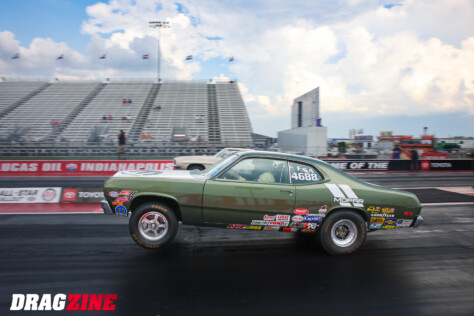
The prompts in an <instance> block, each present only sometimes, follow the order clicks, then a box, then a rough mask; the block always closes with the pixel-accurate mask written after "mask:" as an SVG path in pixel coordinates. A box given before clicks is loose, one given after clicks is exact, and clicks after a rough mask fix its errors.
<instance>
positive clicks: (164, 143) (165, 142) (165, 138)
mask: <svg viewBox="0 0 474 316" xmlns="http://www.w3.org/2000/svg"><path fill="white" fill-rule="evenodd" d="M161 143H162V144H163V146H166V144H167V143H168V137H166V136H165V137H163V139H162V140H161Z"/></svg>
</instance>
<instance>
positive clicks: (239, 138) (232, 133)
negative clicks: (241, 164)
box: [216, 83, 252, 146]
mask: <svg viewBox="0 0 474 316" xmlns="http://www.w3.org/2000/svg"><path fill="white" fill-rule="evenodd" d="M216 98H217V104H218V108H219V124H220V134H221V140H222V142H223V143H231V144H237V146H248V144H251V143H252V135H251V133H250V131H251V127H250V121H249V118H248V115H247V110H246V109H245V105H244V102H243V100H242V96H241V95H240V92H239V89H238V86H237V84H235V83H230V84H229V83H225V84H223V83H216ZM239 143H240V144H241V145H239Z"/></svg>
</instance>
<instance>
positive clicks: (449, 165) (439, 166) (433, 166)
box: [420, 160, 473, 170]
mask: <svg viewBox="0 0 474 316" xmlns="http://www.w3.org/2000/svg"><path fill="white" fill-rule="evenodd" d="M420 165H421V166H420V168H421V170H472V168H473V166H472V161H471V160H422V161H421V162H420Z"/></svg>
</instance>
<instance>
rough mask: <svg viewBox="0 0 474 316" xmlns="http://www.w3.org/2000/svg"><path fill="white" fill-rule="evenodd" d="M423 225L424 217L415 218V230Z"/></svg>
mask: <svg viewBox="0 0 474 316" xmlns="http://www.w3.org/2000/svg"><path fill="white" fill-rule="evenodd" d="M421 224H423V217H421V216H417V217H416V218H415V222H414V223H413V228H418V227H420V225H421Z"/></svg>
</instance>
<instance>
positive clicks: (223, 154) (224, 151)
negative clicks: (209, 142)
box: [214, 148, 234, 158]
mask: <svg viewBox="0 0 474 316" xmlns="http://www.w3.org/2000/svg"><path fill="white" fill-rule="evenodd" d="M233 153H234V152H233V151H229V150H227V148H224V149H222V150H221V151H219V152H218V153H217V154H215V155H214V157H216V158H227V157H229V156H230V155H232V154H233Z"/></svg>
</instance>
